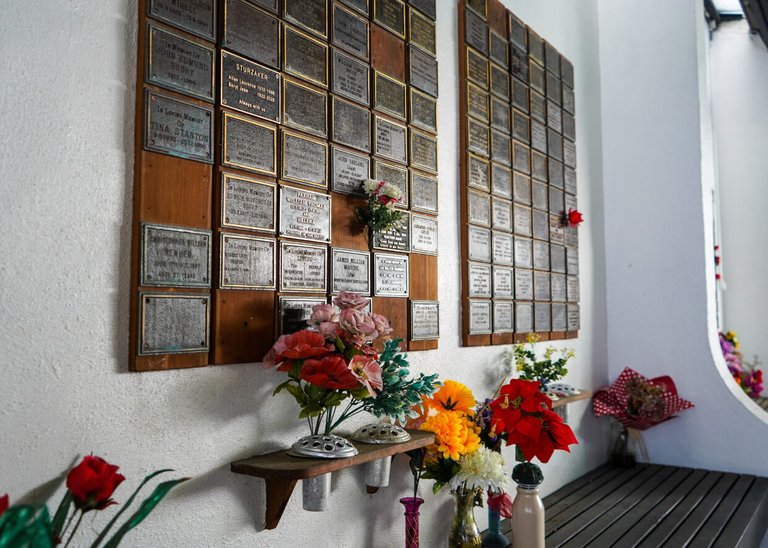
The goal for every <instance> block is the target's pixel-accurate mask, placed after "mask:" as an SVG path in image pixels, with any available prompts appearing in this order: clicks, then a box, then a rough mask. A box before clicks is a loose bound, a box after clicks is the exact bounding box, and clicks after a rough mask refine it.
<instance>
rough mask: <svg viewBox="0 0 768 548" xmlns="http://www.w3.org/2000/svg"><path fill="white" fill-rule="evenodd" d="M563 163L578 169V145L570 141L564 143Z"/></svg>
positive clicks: (566, 140)
mask: <svg viewBox="0 0 768 548" xmlns="http://www.w3.org/2000/svg"><path fill="white" fill-rule="evenodd" d="M563 161H564V162H565V165H567V166H568V167H571V168H575V167H576V143H573V142H571V141H569V140H568V139H565V140H564V141H563Z"/></svg>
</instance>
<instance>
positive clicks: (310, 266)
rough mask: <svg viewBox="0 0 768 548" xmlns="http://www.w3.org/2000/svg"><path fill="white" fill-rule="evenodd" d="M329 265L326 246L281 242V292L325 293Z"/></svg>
mask: <svg viewBox="0 0 768 548" xmlns="http://www.w3.org/2000/svg"><path fill="white" fill-rule="evenodd" d="M327 264H328V248H327V247H326V246H324V245H309V244H298V243H294V242H287V241H282V242H280V291H307V292H314V293H325V292H326V289H327V285H328V284H327V281H326V280H327V279H328V276H327V273H326V265H327Z"/></svg>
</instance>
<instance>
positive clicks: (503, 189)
mask: <svg viewBox="0 0 768 548" xmlns="http://www.w3.org/2000/svg"><path fill="white" fill-rule="evenodd" d="M491 193H492V194H493V195H494V196H501V197H502V198H510V199H511V198H512V170H511V169H509V168H508V167H504V166H502V165H499V164H496V163H494V164H492V167H491Z"/></svg>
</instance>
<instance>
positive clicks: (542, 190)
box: [531, 181, 549, 211]
mask: <svg viewBox="0 0 768 548" xmlns="http://www.w3.org/2000/svg"><path fill="white" fill-rule="evenodd" d="M531 201H532V202H533V207H534V208H536V209H541V210H543V211H549V189H548V188H547V185H545V184H543V183H538V182H536V181H533V184H532V185H531Z"/></svg>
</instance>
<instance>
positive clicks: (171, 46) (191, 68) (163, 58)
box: [147, 24, 215, 101]
mask: <svg viewBox="0 0 768 548" xmlns="http://www.w3.org/2000/svg"><path fill="white" fill-rule="evenodd" d="M147 41H148V44H147V82H148V83H150V84H155V85H158V86H160V87H164V88H168V89H172V90H174V91H180V92H181V93H185V94H187V95H191V96H193V97H198V98H200V99H206V100H210V101H212V100H213V85H214V84H213V78H214V74H213V64H214V55H215V51H214V49H213V48H209V47H206V46H201V45H200V44H198V43H196V42H192V41H191V40H187V39H186V38H184V37H182V36H179V35H177V34H175V33H172V32H169V31H167V30H164V29H161V28H158V27H155V26H153V25H151V24H150V25H148V28H147Z"/></svg>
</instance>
